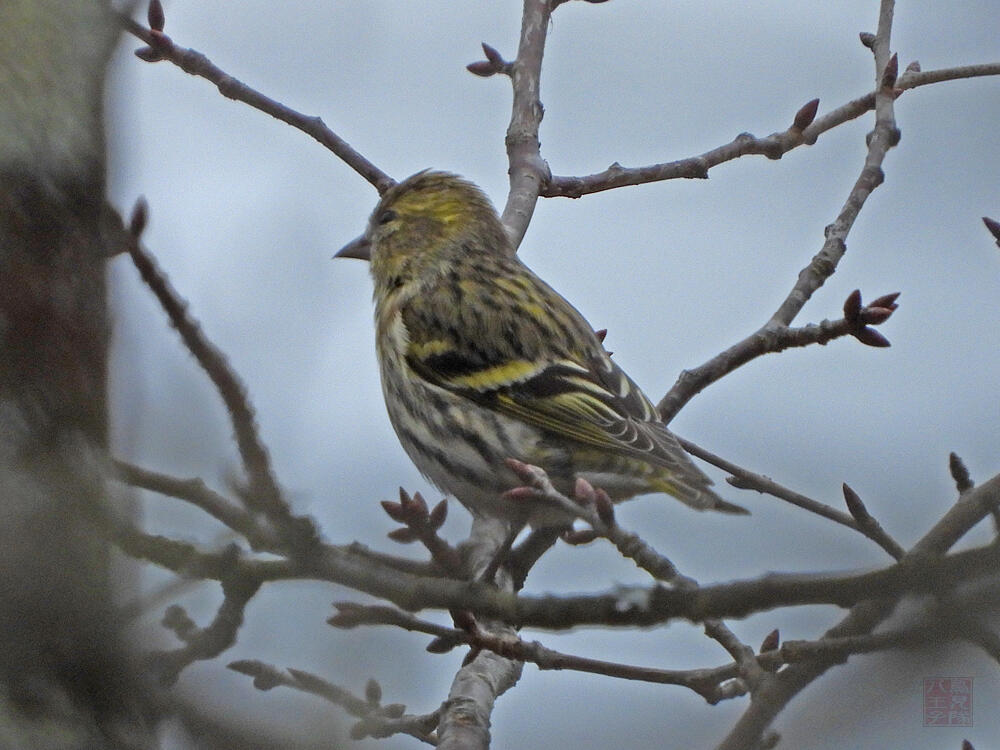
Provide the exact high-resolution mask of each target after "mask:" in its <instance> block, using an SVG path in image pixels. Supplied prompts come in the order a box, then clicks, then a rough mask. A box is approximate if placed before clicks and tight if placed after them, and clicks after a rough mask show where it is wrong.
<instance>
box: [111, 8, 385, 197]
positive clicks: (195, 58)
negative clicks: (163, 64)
mask: <svg viewBox="0 0 1000 750" xmlns="http://www.w3.org/2000/svg"><path fill="white" fill-rule="evenodd" d="M118 21H119V23H120V24H121V25H122V28H124V29H125V30H126V31H127V32H128V33H130V34H132V35H133V36H135V37H138V38H139V39H141V40H142V41H144V42H145V43H146V44H148V45H149V46H148V47H143V48H142V49H139V50H136V53H135V54H136V57H138V58H139V59H140V60H145V61H146V62H151V63H152V62H159V61H160V60H167V61H169V62H172V63H173V64H174V65H176V66H177V67H179V68H180V69H181V70H183V71H184V72H185V73H189V74H191V75H193V76H198V77H200V78H204V79H206V80H208V81H211V82H212V83H214V84H215V85H216V87H217V88H218V89H219V93H220V94H222V95H223V96H225V97H226V98H228V99H234V100H236V101H238V102H243V103H244V104H248V105H250V106H251V107H253V108H254V109H258V110H260V111H261V112H264V113H265V114H268V115H271V117H274V118H275V119H278V120H281V121H282V122H285V123H287V124H289V125H291V126H292V127H293V128H296V129H298V130H301V131H302V132H303V133H305V134H306V135H308V136H311V137H312V138H314V139H316V140H317V141H319V143H320V144H322V145H323V146H324V147H325V148H327V149H329V150H330V151H332V152H333V153H334V154H335V155H336V156H337V157H338V158H339V159H340V160H341V161H343V162H344V163H345V164H347V166H349V167H350V168H351V169H353V170H354V171H355V172H357V173H358V174H359V175H361V176H362V177H363V178H365V179H366V180H367V181H368V182H370V183H371V184H372V185H374V186H375V189H376V190H378V193H379V195H381V194H382V193H384V192H385V191H386V190H388V189H389V188H390V187H392V186H393V185H394V184H395V182H396V181H395V180H393V179H392V178H391V177H389V175H387V174H385V172H383V171H382V170H381V169H379V168H378V167H376V166H375V165H374V164H372V163H371V162H370V161H368V159H366V158H365V157H364V156H362V155H361V154H360V153H358V152H357V151H355V150H354V149H353V148H352V147H351V145H350V144H349V143H347V141H345V140H344V139H343V138H341V137H340V136H338V135H337V134H336V133H334V132H333V131H332V130H330V128H328V127H327V126H326V124H325V123H324V122H323V120H322V119H321V118H319V117H317V116H310V115H305V114H302V113H301V112H297V111H295V110H294V109H292V108H291V107H286V106H285V105H284V104H281V103H280V102H277V101H275V100H274V99H271V98H269V97H267V96H264V95H263V94H261V93H260V92H258V91H256V90H254V89H252V88H250V87H249V86H247V85H246V84H245V83H242V82H241V81H238V80H237V79H235V78H233V77H232V76H231V75H229V74H228V73H226V72H225V71H223V70H222V69H221V68H219V67H217V66H216V65H215V64H213V63H212V61H211V60H209V59H208V58H207V57H206V56H205V55H203V54H201V53H200V52H197V51H195V50H193V49H185V48H184V47H180V46H178V45H176V44H174V42H173V40H172V39H171V38H170V37H168V36H167V35H166V34H164V33H163V30H162V26H161V28H160V29H157V30H151V29H147V28H146V27H144V26H143V25H142V24H139V23H137V22H136V21H134V20H132V18H130V17H129V16H127V15H125V14H124V13H119V14H118Z"/></svg>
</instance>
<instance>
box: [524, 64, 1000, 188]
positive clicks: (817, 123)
mask: <svg viewBox="0 0 1000 750" xmlns="http://www.w3.org/2000/svg"><path fill="white" fill-rule="evenodd" d="M995 75H1000V63H984V64H981V65H963V66H960V67H954V68H942V69H941V70H928V71H926V72H921V71H920V70H919V65H917V66H916V68H915V69H914V68H910V69H907V71H906V72H905V73H904V74H903V75H902V76H900V78H899V80H898V81H897V82H896V87H895V88H896V89H897V90H898V91H900V92H902V91H905V90H908V89H914V88H917V87H919V86H927V85H929V84H932V83H940V82H942V81H954V80H959V79H963V78H973V77H977V76H995ZM818 101H819V100H817V99H814V100H812V101H810V102H807V103H806V104H804V105H803V106H802V108H801V109H800V110H799V111H798V113H796V116H795V118H794V120H793V123H792V125H790V126H789V127H788V128H787V129H785V130H782V131H778V132H775V133H772V134H771V135H768V136H765V137H763V138H757V137H755V136H753V135H751V134H750V133H740V134H739V135H738V136H736V138H734V139H733V140H732V141H730V142H729V143H727V144H724V145H722V146H718V147H716V148H714V149H712V150H710V151H706V152H705V153H703V154H699V155H698V156H690V157H687V158H685V159H678V160H677V161H669V162H663V163H660V164H650V165H647V166H643V167H623V166H622V165H620V164H618V163H617V162H615V163H614V164H612V165H611V166H610V167H608V168H607V169H606V170H604V171H603V172H597V173H595V174H589V175H584V176H582V177H570V176H555V175H553V176H552V177H551V178H549V179H548V180H547V181H546V182H545V183H544V184H543V185H542V189H541V192H540V195H541V196H542V197H543V198H580V197H582V196H584V195H589V194H590V193H598V192H601V191H603V190H613V189H615V188H620V187H627V186H630V185H644V184H646V183H649V182H661V181H663V180H675V179H706V178H707V177H708V171H709V170H710V169H712V168H713V167H717V166H719V165H720V164H725V163H726V162H728V161H733V160H735V159H739V158H741V157H743V156H750V155H762V156H766V157H767V158H769V159H780V158H781V157H782V156H784V155H785V154H787V153H788V152H789V151H792V150H794V149H796V148H798V147H799V146H811V145H813V144H814V143H815V142H816V141H817V139H818V138H819V136H821V135H822V134H823V133H825V132H826V131H828V130H832V129H833V128H835V127H837V126H838V125H843V124H844V123H846V122H850V121H851V120H854V119H857V118H858V117H861V116H862V115H864V114H865V113H866V112H870V111H871V110H873V109H874V108H875V92H872V93H869V94H865V95H864V96H861V97H858V98H857V99H852V100H851V101H849V102H847V103H846V104H842V105H841V106H839V107H837V108H836V109H834V110H831V111H830V112H828V113H826V114H825V115H823V116H821V117H818V118H816V119H815V120H811V121H810V120H809V119H808V115H809V112H810V109H812V110H813V111H812V114H813V115H815V114H816V113H815V109H814V107H815V105H814V102H818ZM803 123H804V127H802V125H803ZM797 124H798V125H799V127H797Z"/></svg>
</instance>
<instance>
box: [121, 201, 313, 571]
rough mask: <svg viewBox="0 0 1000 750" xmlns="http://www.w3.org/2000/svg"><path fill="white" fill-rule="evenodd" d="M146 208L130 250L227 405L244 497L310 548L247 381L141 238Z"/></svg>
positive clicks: (135, 218)
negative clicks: (261, 429) (242, 471)
mask: <svg viewBox="0 0 1000 750" xmlns="http://www.w3.org/2000/svg"><path fill="white" fill-rule="evenodd" d="M146 214H147V208H146V204H145V201H143V200H140V201H138V202H137V203H136V207H135V209H134V211H133V214H132V219H131V221H130V228H131V233H130V242H129V246H128V251H129V254H130V255H131V256H132V262H133V263H134V264H135V267H136V269H138V271H139V275H140V276H141V277H142V280H143V281H144V282H145V283H146V286H148V287H149V289H150V291H152V292H153V294H154V296H155V297H156V298H157V300H158V301H159V302H160V305H161V307H162V308H163V310H164V312H165V313H166V314H167V317H168V318H169V319H170V322H171V324H172V325H173V326H174V328H176V329H177V332H178V333H179V334H180V337H181V340H182V341H183V342H184V345H185V346H186V347H187V348H188V351H190V352H191V354H193V355H194V358H195V359H196V360H197V362H198V364H199V365H201V368H202V369H203V370H204V371H205V374H206V375H208V377H209V379H210V380H211V381H212V383H213V384H214V385H215V387H216V390H217V391H218V392H219V395H220V396H221V398H222V401H223V403H224V404H225V405H226V409H227V410H228V412H229V417H230V420H231V421H232V424H233V432H234V434H235V437H236V445H237V447H238V448H239V451H240V456H241V458H242V460H243V467H244V469H245V471H246V473H247V476H248V478H249V488H248V491H247V492H246V493H245V495H244V497H243V499H244V500H245V501H246V502H247V503H248V504H249V505H250V506H251V508H252V509H254V510H259V511H260V512H262V513H264V514H266V515H267V517H268V518H269V519H270V520H271V521H272V522H273V523H274V524H275V526H276V527H277V529H278V531H279V533H280V534H281V535H282V536H283V537H284V538H285V539H286V540H287V541H288V542H289V543H290V544H291V545H292V547H291V549H297V550H299V551H300V552H306V551H308V550H309V548H310V547H311V546H312V545H313V544H314V543H315V540H316V536H317V533H316V530H315V528H314V527H313V525H312V523H311V521H309V520H308V519H304V518H296V517H295V516H293V515H292V513H291V509H290V507H289V505H288V503H287V502H286V501H285V499H284V497H283V495H282V492H281V489H280V488H279V487H278V482H277V479H276V478H275V476H274V471H273V469H272V467H271V459H270V456H269V455H268V452H267V448H266V447H265V446H264V443H263V441H262V440H261V439H260V436H259V434H258V429H257V423H256V418H255V415H254V409H253V407H252V406H251V404H250V400H249V397H248V395H247V391H246V387H245V386H244V385H243V382H242V381H241V380H240V378H239V376H238V375H237V374H236V371H235V370H233V369H232V367H230V365H229V362H228V360H227V359H226V356H225V355H224V354H223V353H222V352H221V351H220V350H219V349H218V348H217V347H216V346H215V345H214V344H212V343H211V342H210V341H209V340H208V338H207V337H206V336H205V334H204V333H203V332H202V330H201V326H200V325H199V324H198V322H197V321H196V320H195V319H194V318H192V317H191V316H190V314H189V313H188V309H187V303H186V302H184V300H182V299H181V297H180V296H179V295H178V294H177V292H175V291H174V289H173V288H172V287H171V286H170V282H169V281H168V280H167V277H166V275H165V274H164V273H163V272H162V271H161V270H160V269H159V268H158V267H157V265H156V261H155V260H154V259H153V256H152V255H150V254H149V253H147V252H146V251H145V250H144V249H143V247H142V244H141V242H140V239H141V232H142V229H143V227H144V226H145V223H146Z"/></svg>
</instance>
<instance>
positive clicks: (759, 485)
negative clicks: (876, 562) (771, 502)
mask: <svg viewBox="0 0 1000 750" xmlns="http://www.w3.org/2000/svg"><path fill="white" fill-rule="evenodd" d="M677 440H678V441H679V442H680V444H681V447H682V448H684V450H686V451H687V452H688V453H690V454H691V455H692V456H697V457H698V458H700V459H701V460H702V461H706V462H708V463H710V464H712V465H713V466H717V467H718V468H720V469H722V470H723V471H727V472H729V474H730V475H731V477H730V479H729V483H730V484H731V485H733V486H734V487H738V488H740V489H749V490H757V491H758V492H763V493H766V494H768V495H771V496H772V497H776V498H778V499H779V500H784V501H786V502H788V503H791V504H792V505H794V506H796V507H798V508H802V509H803V510H808V511H809V512H810V513H815V514H816V515H818V516H822V517H823V518H827V519H829V520H831V521H834V522H836V523H839V524H840V525H841V526H846V527H847V528H849V529H854V530H855V531H859V532H861V533H862V534H864V535H865V536H866V537H868V538H869V539H871V540H872V541H873V542H875V543H876V544H877V545H878V546H880V547H881V548H882V549H884V550H885V551H886V552H888V553H889V554H890V555H892V557H893V558H895V559H897V560H898V559H900V558H901V557H902V556H903V548H902V547H901V546H900V545H899V543H898V542H896V541H895V540H894V539H893V538H892V537H891V536H889V535H888V534H887V533H886V532H885V531H884V530H883V529H882V527H881V526H880V525H879V524H878V523H877V522H875V523H870V524H864V525H862V524H860V523H858V521H857V520H856V519H855V518H853V517H852V516H850V515H848V514H847V513H844V512H842V511H839V510H837V509H836V508H832V507H830V506H829V505H827V504H826V503H821V502H819V501H818V500H813V499H812V498H810V497H806V496H805V495H803V494H801V493H798V492H795V491H794V490H790V489H788V488H787V487H784V486H782V485H780V484H778V483H777V482H775V481H774V480H773V479H770V478H769V477H765V476H764V475H763V474H757V473H755V472H752V471H750V470H748V469H744V468H743V467H742V466H737V465H736V464H734V463H733V462H732V461H727V460H726V459H724V458H722V457H721V456H717V455H715V454H714V453H712V452H710V451H707V450H705V449H704V448H702V447H701V446H699V445H696V444H695V443H692V442H691V441H690V440H686V439H684V438H682V437H679V436H678V437H677ZM872 520H873V521H874V519H872Z"/></svg>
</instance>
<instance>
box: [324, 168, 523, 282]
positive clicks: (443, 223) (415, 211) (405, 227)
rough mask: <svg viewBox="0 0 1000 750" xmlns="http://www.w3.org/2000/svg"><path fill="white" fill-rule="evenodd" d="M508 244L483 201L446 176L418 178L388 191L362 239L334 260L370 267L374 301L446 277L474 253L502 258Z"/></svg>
mask: <svg viewBox="0 0 1000 750" xmlns="http://www.w3.org/2000/svg"><path fill="white" fill-rule="evenodd" d="M509 248H510V241H509V240H508V239H507V235H506V233H505V232H504V229H503V225H502V224H501V223H500V217H499V216H497V212H496V209H495V208H493V204H492V203H490V200H489V198H487V197H486V195H485V194H484V193H483V191H482V190H480V189H479V188H478V187H476V186H475V185H473V184H472V183H471V182H469V181H468V180H465V179H463V178H461V177H459V176H458V175H454V174H450V173H448V172H433V171H423V172H418V173H417V174H415V175H413V176H412V177H409V178H407V179H406V180H404V181H403V182H400V183H399V184H397V185H394V186H393V187H391V188H389V190H387V191H386V192H385V194H384V195H383V196H382V200H380V201H379V204H378V206H376V207H375V210H374V211H373V212H372V215H371V218H370V219H369V220H368V228H367V229H366V230H365V233H364V234H363V235H361V236H360V237H358V238H357V239H356V240H354V241H353V242H351V243H349V244H348V245H346V246H345V247H344V248H343V249H341V250H340V252H338V253H337V255H336V256H335V257H339V258H361V259H363V260H369V261H371V270H372V276H373V277H374V279H375V285H376V296H378V291H379V288H380V287H381V288H382V289H384V290H386V291H388V290H391V289H395V288H398V287H400V286H403V285H408V284H410V283H412V282H414V281H419V280H421V279H424V278H429V277H432V276H436V275H439V274H444V273H447V272H448V270H449V269H450V268H451V267H452V266H453V264H454V262H455V261H456V260H458V259H460V258H461V259H468V256H469V255H470V254H474V253H508V252H510V249H509Z"/></svg>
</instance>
